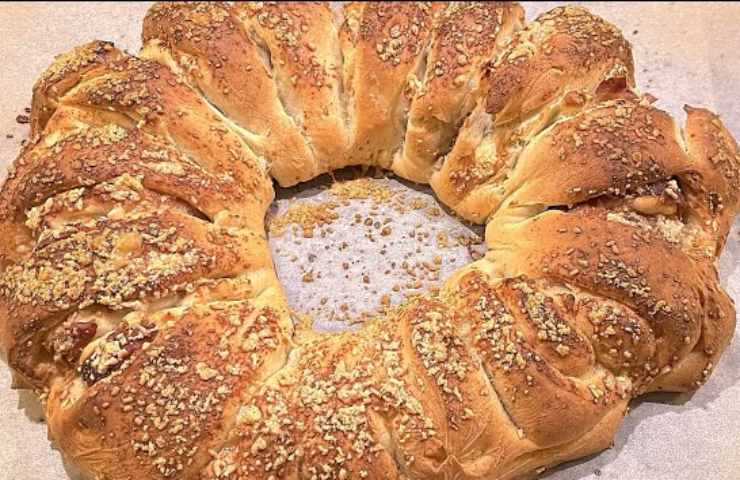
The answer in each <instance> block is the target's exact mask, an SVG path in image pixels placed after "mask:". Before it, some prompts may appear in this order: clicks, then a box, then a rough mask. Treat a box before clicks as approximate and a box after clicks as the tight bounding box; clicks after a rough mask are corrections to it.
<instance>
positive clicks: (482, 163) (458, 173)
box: [430, 6, 634, 222]
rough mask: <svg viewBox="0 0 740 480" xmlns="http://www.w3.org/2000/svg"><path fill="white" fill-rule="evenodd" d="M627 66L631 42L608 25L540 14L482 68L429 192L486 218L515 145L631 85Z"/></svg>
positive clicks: (579, 11)
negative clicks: (469, 109) (473, 98)
mask: <svg viewBox="0 0 740 480" xmlns="http://www.w3.org/2000/svg"><path fill="white" fill-rule="evenodd" d="M633 69H634V67H633V64H632V53H631V48H630V46H629V44H628V43H627V41H626V40H625V39H624V38H623V37H622V35H621V33H620V32H619V30H617V29H616V27H614V26H613V25H611V24H610V23H608V22H606V21H604V20H602V19H601V18H599V17H596V16H594V15H592V14H591V13H589V12H588V11H586V10H585V9H583V8H580V7H571V6H568V7H559V8H555V9H553V10H551V11H549V12H546V13H544V14H542V15H540V16H539V17H538V18H537V19H536V20H535V21H533V22H532V23H530V24H529V25H528V26H527V27H526V28H525V29H523V30H520V31H518V32H517V33H515V35H514V36H513V38H512V41H511V42H510V43H509V44H508V45H507V47H506V49H505V50H504V51H503V52H502V53H501V54H500V55H499V56H498V57H497V58H496V59H495V60H494V61H493V62H491V63H490V64H489V65H488V66H487V67H486V68H485V69H484V71H483V75H482V77H481V86H480V88H479V95H478V98H477V104H476V107H475V109H474V111H473V113H472V114H471V115H470V116H469V117H468V118H467V119H466V121H465V123H464V124H463V126H462V128H461V130H460V133H459V136H458V138H457V141H456V143H455V145H454V146H453V148H452V150H451V151H450V152H449V154H447V156H446V157H445V158H444V163H443V165H442V167H441V168H440V170H439V171H437V172H435V173H434V174H433V176H432V178H431V181H430V184H431V185H432V188H434V191H435V193H437V195H438V196H439V197H440V198H441V199H442V200H443V201H445V203H447V204H449V205H451V206H453V208H454V209H455V211H456V212H457V213H458V214H460V215H461V216H462V217H464V218H466V219H468V220H471V221H475V222H483V221H485V219H486V218H487V216H488V215H489V214H490V212H491V206H493V207H494V208H495V206H496V203H497V200H498V199H497V197H500V196H501V194H502V193H503V192H502V189H501V183H502V181H503V180H504V179H505V178H506V177H507V176H508V175H509V172H510V169H511V168H512V166H513V165H514V164H515V162H516V158H517V156H518V154H519V152H520V151H521V147H522V146H523V145H526V144H527V143H528V142H529V141H530V140H532V138H533V137H534V136H535V135H536V134H537V133H538V132H539V131H541V130H542V129H543V128H546V127H547V126H548V125H550V124H552V123H553V122H554V121H555V120H557V119H558V118H563V117H567V116H569V115H570V114H572V113H573V112H574V111H575V112H577V111H579V110H580V108H582V107H583V106H584V105H585V104H586V103H587V102H588V101H589V99H590V98H591V97H593V96H595V95H596V94H597V93H598V92H599V89H600V88H601V87H604V86H606V90H609V88H612V87H613V85H612V83H614V82H616V83H617V84H618V85H619V84H623V85H624V86H625V87H627V88H629V87H631V86H633V85H634V80H633ZM620 80H621V81H620ZM604 95H606V94H604Z"/></svg>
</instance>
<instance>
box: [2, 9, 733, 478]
mask: <svg viewBox="0 0 740 480" xmlns="http://www.w3.org/2000/svg"><path fill="white" fill-rule="evenodd" d="M524 4H525V8H526V10H527V18H528V19H532V18H534V16H536V15H537V14H538V13H540V12H542V11H545V10H547V9H549V8H551V7H552V6H554V5H556V3H555V2H542V3H538V4H530V3H529V2H524ZM147 7H148V4H147V3H97V2H86V3H84V4H82V3H57V4H50V3H39V4H9V3H4V2H0V39H2V42H0V53H1V54H2V56H1V57H0V58H2V60H0V62H1V64H2V74H0V91H1V92H2V95H1V96H0V166H1V167H2V169H3V170H4V168H5V167H6V166H7V164H8V162H10V161H12V160H13V159H14V158H15V156H16V154H17V152H18V149H19V147H20V142H21V140H22V139H23V138H25V136H26V134H27V125H21V124H18V123H16V116H17V115H23V114H25V112H24V111H23V109H24V107H28V106H30V94H31V86H32V84H33V82H34V80H35V79H36V77H37V76H38V74H39V73H40V72H41V71H42V70H43V69H44V68H45V67H46V66H48V64H49V63H50V61H51V60H52V58H53V56H54V55H56V54H58V53H61V52H63V51H66V50H67V49H69V48H71V47H73V46H75V45H77V44H80V43H82V42H85V41H88V40H91V39H94V38H99V39H107V40H113V41H115V43H116V44H117V45H118V46H119V47H123V48H127V49H129V50H130V51H132V52H135V51H136V50H137V49H138V47H139V40H138V36H139V32H140V26H141V20H142V18H143V16H144V14H145V12H146V9H147ZM588 8H590V9H591V10H592V11H594V12H595V13H597V14H600V15H602V16H604V17H605V18H607V19H608V20H610V21H612V22H613V23H615V24H616V25H617V26H619V27H620V28H621V29H622V30H623V32H624V34H625V36H626V37H627V38H628V39H629V40H630V41H632V43H633V47H634V55H635V60H636V70H637V80H638V85H639V87H640V88H641V89H642V90H643V91H649V92H651V93H652V94H653V95H655V96H656V97H658V98H659V103H658V106H660V107H661V108H664V109H666V110H668V111H670V112H671V113H672V114H674V115H675V116H676V117H677V118H678V119H679V121H681V122H682V121H683V118H684V114H683V111H682V106H683V104H684V103H689V104H692V105H702V106H707V107H709V108H711V109H713V110H715V111H717V112H719V113H720V114H721V115H722V117H723V119H724V120H725V121H726V122H727V124H728V126H729V128H730V129H731V130H732V131H733V133H734V134H735V135H736V136H737V137H740V95H738V93H740V57H738V54H737V52H738V50H740V28H739V27H738V23H740V5H737V4H734V5H733V4H721V3H701V4H699V3H678V2H671V3H660V4H659V3H639V4H638V3H618V4H609V3H606V2H594V3H591V4H589V6H588ZM11 137H12V138H11ZM377 182H378V183H379V184H382V185H385V186H386V187H387V188H389V189H391V190H392V191H393V192H395V194H394V195H402V196H404V198H405V199H406V200H409V199H413V198H416V197H418V198H420V200H419V201H418V203H419V204H421V203H424V204H425V205H426V206H422V207H419V208H410V209H406V211H405V212H401V211H399V210H398V209H397V208H395V207H394V206H393V205H394V204H393V202H390V203H382V204H381V205H375V203H376V202H373V200H372V199H364V200H362V199H361V200H349V201H348V202H346V204H345V202H341V201H340V202H339V205H337V206H336V207H334V208H333V211H334V212H335V213H336V215H337V218H335V219H333V220H332V221H331V222H330V223H328V224H325V225H323V226H319V227H317V228H316V229H314V235H313V236H312V237H308V238H306V237H305V236H304V234H303V232H302V230H300V229H299V230H298V231H297V232H296V233H294V232H293V229H292V228H291V227H290V226H289V227H288V228H287V229H286V231H285V232H284V233H283V234H282V235H279V236H278V235H273V236H272V238H271V248H272V250H273V253H274V256H275V263H276V268H277V270H278V274H279V276H280V278H281V280H282V281H283V283H284V285H285V288H286V291H287V293H288V296H289V299H290V301H291V305H292V306H293V307H294V308H295V309H296V310H297V311H300V310H302V311H303V312H302V313H305V314H308V315H309V316H310V317H311V318H313V320H314V325H315V326H316V327H317V328H321V329H328V330H336V329H339V328H346V327H347V323H346V321H344V320H343V319H342V318H343V317H347V318H349V319H350V320H358V319H361V317H362V313H363V312H366V313H367V314H369V315H371V314H374V313H376V312H377V310H378V309H379V308H380V309H382V308H383V307H384V302H387V303H388V304H390V305H393V304H395V303H397V302H398V301H400V300H401V299H402V297H403V294H404V293H413V292H414V291H416V290H418V291H423V290H425V289H428V288H433V287H434V284H435V283H437V281H436V280H435V274H434V273H435V268H437V275H436V276H438V277H439V279H440V281H441V280H444V278H445V277H446V276H447V275H448V274H449V272H451V271H452V270H454V268H455V267H456V266H458V265H462V264H463V263H465V262H467V261H469V260H470V258H471V252H475V251H476V247H475V245H473V246H470V245H466V244H465V242H462V243H460V242H455V241H454V239H455V238H457V237H458V236H462V237H468V238H470V239H472V243H473V244H474V243H475V240H474V239H475V236H476V235H479V234H480V229H477V230H476V229H475V228H472V227H470V226H467V225H464V224H462V223H460V222H459V221H458V220H456V219H454V218H452V217H451V216H449V215H448V214H447V213H446V212H445V210H444V209H443V208H439V212H434V211H433V209H434V203H435V202H434V199H433V197H431V196H429V195H428V190H425V189H418V188H412V187H411V186H410V185H408V184H405V183H402V182H398V181H396V180H393V179H391V180H384V179H381V180H378V181H377ZM326 183H327V182H325V181H324V182H323V185H324V186H325V185H326ZM336 200H337V199H336V197H335V196H334V195H332V194H331V192H329V191H327V190H326V189H325V188H323V187H322V181H321V180H319V181H317V182H313V183H312V184H311V185H308V186H304V187H301V188H299V189H291V190H289V191H281V192H279V198H278V200H277V201H276V202H275V205H273V207H272V209H271V213H270V215H271V218H280V216H281V215H282V214H284V212H285V211H287V210H289V209H290V208H291V205H295V204H296V203H300V202H316V203H322V202H331V201H336ZM373 208H375V210H373ZM356 215H359V218H360V222H359V223H358V222H356ZM367 218H370V219H371V221H370V223H369V224H366V223H365V222H366V219H367ZM387 219H390V220H389V221H387V222H386V220H387ZM376 223H377V226H376ZM739 226H740V223H738V222H736V224H735V226H734V228H733V231H732V232H731V234H730V237H729V240H728V245H727V248H726V249H725V252H724V254H723V255H722V257H721V259H720V264H719V270H720V276H721V279H722V282H723V285H724V287H725V288H726V289H727V290H728V291H729V293H730V295H731V296H732V297H733V298H734V299H735V300H736V301H737V300H738V299H740V261H739V260H740V232H739V230H740V228H739ZM384 227H388V228H389V230H390V231H386V232H385V233H384V232H383V228H384ZM322 231H323V235H324V236H323V237H322ZM442 231H444V232H447V233H448V238H450V239H452V240H451V241H450V242H449V243H448V244H446V245H445V244H444V242H443V244H440V243H439V242H438V233H439V232H442ZM425 235H426V236H425ZM343 243H346V247H341V246H342V244H343ZM468 243H470V242H468ZM327 245H329V247H328V248H327ZM383 245H385V247H384V246H383ZM340 247H341V248H340ZM381 250H385V254H381V253H380V251H381ZM440 252H441V253H440ZM472 254H473V255H475V253H472ZM309 256H312V257H311V260H309ZM437 256H439V257H441V258H440V261H439V263H435V257H437ZM404 261H406V262H407V263H408V266H409V268H408V270H409V271H414V272H415V273H416V275H417V276H420V277H423V278H422V279H416V280H414V281H410V280H408V278H407V277H408V275H407V274H404V275H400V276H394V274H386V270H389V268H388V267H389V266H390V265H391V263H394V262H395V264H396V265H401V264H402V263H403V262H404ZM345 263H347V264H348V266H347V268H344V266H343V265H344V264H345ZM425 263H426V264H427V265H425ZM417 264H418V265H417ZM429 265H431V269H429V268H427V267H428V266H429ZM320 272H324V273H321V275H319V273H320ZM327 272H334V274H332V275H329V274H328V273H327ZM345 275H346V276H347V277H348V278H344V277H345ZM365 277H367V279H368V281H367V282H365V280H364V279H365ZM306 280H309V281H306ZM416 281H419V282H420V284H419V288H418V289H417V288H414V285H415V283H414V282H416ZM407 284H410V285H411V286H410V287H409V288H407V287H406V285H407ZM394 285H396V286H398V285H400V286H401V287H400V288H399V289H398V291H395V290H394V289H393V286H394ZM386 294H387V295H388V298H384V297H383V296H384V295H386ZM324 298H326V300H325V301H323V299H324ZM342 304H344V305H346V308H345V307H342ZM332 311H333V312H335V313H334V316H332V314H331V312H332ZM337 312H338V313H337ZM350 328H351V325H350ZM9 386H10V375H9V373H8V370H7V368H6V367H5V366H4V365H0V480H40V479H44V480H66V479H67V478H70V475H72V476H73V475H74V472H73V471H72V469H65V466H64V465H63V463H62V461H61V458H60V456H59V454H58V453H57V452H55V451H53V450H52V448H51V446H50V444H49V442H48V441H47V439H46V427H45V425H44V424H43V423H40V422H38V420H39V418H40V413H39V411H38V405H37V404H36V403H35V401H33V399H32V398H31V396H30V395H28V394H27V393H23V392H17V391H11V390H10V389H9ZM738 472H740V342H739V341H738V340H737V339H736V340H735V341H733V343H732V345H731V346H730V348H729V350H728V351H727V352H726V353H725V355H724V357H723V359H722V361H721V362H720V365H719V366H718V367H717V369H716V371H715V373H714V374H713V376H712V378H711V379H710V381H709V382H708V384H707V385H706V386H704V387H703V388H702V389H700V390H699V391H698V392H697V393H696V394H695V395H693V396H686V395H653V396H649V397H646V398H643V399H640V400H638V401H636V402H634V404H633V407H632V412H631V413H630V415H629V416H628V417H627V419H626V420H625V422H624V424H623V425H622V427H621V429H620V431H619V434H618V436H617V438H616V440H615V444H614V447H613V448H611V449H609V450H607V451H605V452H603V453H601V454H599V455H596V456H594V457H592V458H589V459H585V460H580V461H577V462H572V463H571V464H568V465H565V466H562V467H560V468H558V469H557V470H555V471H554V472H551V473H549V474H547V475H546V478H548V479H551V480H555V479H557V480H566V479H567V480H571V479H594V480H595V479H600V480H602V479H620V480H622V479H629V480H633V479H644V480H695V479H699V478H702V479H703V478H706V479H711V480H733V479H738V478H740V473H738Z"/></svg>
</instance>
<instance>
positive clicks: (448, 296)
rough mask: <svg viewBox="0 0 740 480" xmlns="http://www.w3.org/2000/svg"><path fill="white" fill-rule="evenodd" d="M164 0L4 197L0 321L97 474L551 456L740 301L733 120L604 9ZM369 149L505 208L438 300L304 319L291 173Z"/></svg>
mask: <svg viewBox="0 0 740 480" xmlns="http://www.w3.org/2000/svg"><path fill="white" fill-rule="evenodd" d="M523 16H524V15H523V11H522V8H521V7H520V6H518V5H516V4H507V3H501V2H490V3H476V2H464V3H449V4H447V3H444V2H431V3H401V2H399V3H350V4H347V5H345V6H344V7H343V9H342V10H341V12H340V11H334V10H332V8H331V7H330V6H329V5H328V4H324V3H320V4H308V3H300V2H280V3H271V2H264V3H263V2H254V3H252V2H250V3H237V4H235V5H231V4H226V3H172V4H171V3H158V4H155V5H154V6H153V7H152V8H151V10H150V11H149V13H148V15H147V17H146V19H145V20H144V29H143V40H144V46H143V48H142V50H141V52H140V53H139V56H138V57H137V56H132V55H130V54H127V53H125V52H122V51H120V50H118V49H116V48H115V47H114V46H113V45H112V44H110V43H107V42H102V41H95V42H91V43H89V44H86V45H83V46H80V47H77V48H75V49H74V50H72V51H71V52H68V53H66V54H64V55H61V56H59V57H58V58H57V59H56V61H55V62H54V64H53V65H52V66H51V67H50V68H49V69H48V70H47V71H46V72H45V73H44V74H43V75H42V76H41V78H39V79H38V81H37V82H36V84H35V86H34V92H33V106H32V131H31V139H30V141H29V143H28V144H27V145H26V147H25V148H24V149H23V151H22V152H21V154H20V157H19V158H18V160H17V161H16V162H15V164H14V165H13V166H12V167H11V169H10V170H9V173H8V177H7V180H6V182H5V184H4V186H3V187H2V195H0V228H1V229H2V234H3V238H4V242H2V244H0V259H1V262H2V264H1V266H2V273H1V275H0V343H1V345H2V353H3V356H4V357H5V358H6V359H7V361H8V363H9V365H10V366H11V367H12V369H13V372H14V377H15V379H16V381H17V385H18V386H20V387H23V388H30V389H33V390H34V391H36V392H37V393H38V394H39V395H40V397H41V399H42V400H43V403H44V406H45V411H46V416H47V419H48V424H49V433H50V436H51V438H52V439H53V440H54V441H55V442H56V444H57V445H58V446H59V447H60V449H61V450H62V452H63V454H64V455H65V457H66V458H67V459H68V460H69V461H70V462H72V463H73V464H74V465H75V466H76V467H77V468H79V469H80V470H81V471H82V473H83V474H84V475H85V476H86V477H87V478H90V479H96V480H133V479H171V478H172V479H174V478H176V479H213V480H216V479H232V480H236V479H240V480H246V479H271V480H277V479H312V480H313V479H317V480H318V479H327V480H328V479H339V480H343V479H363V478H368V479H381V478H382V479H396V478H397V479H437V478H439V479H442V478H445V479H446V478H465V479H484V478H485V479H523V478H529V477H531V476H534V475H536V474H537V473H540V472H542V471H543V470H544V469H546V468H549V467H551V466H553V465H556V464H558V463H561V462H564V461H567V460H570V459H574V458H578V457H581V456H584V455H588V454H591V453H594V452H597V451H599V450H601V449H604V448H606V447H607V446H608V445H609V444H610V442H611V440H612V438H613V437H614V435H615V432H616V429H617V427H618V425H619V424H620V421H621V419H622V417H623V416H624V414H625V413H626V410H627V406H628V403H629V401H630V400H631V399H632V398H634V397H636V396H638V395H640V394H643V393H646V392H651V391H656V390H666V391H689V390H693V389H696V388H697V387H699V386H700V385H701V384H702V383H703V382H704V381H705V380H706V379H707V377H708V376H709V375H710V373H711V372H712V370H713V368H714V366H715V365H716V364H717V361H718V359H719V356H720V355H721V354H722V352H723V350H724V349H725V347H726V346H727V344H728V343H729V341H730V338H731V336H732V334H733V331H734V325H735V318H736V317H735V311H734V307H733V302H732V300H731V299H730V298H729V297H728V296H727V295H726V294H725V293H724V292H723V291H722V289H721V288H720V286H719V283H718V278H717V272H716V269H715V261H716V258H717V256H718V255H719V253H720V252H721V250H722V248H723V245H724V243H725V240H726V238H727V235H728V231H729V228H730V225H731V224H732V221H733V219H734V216H735V214H736V213H737V211H738V208H739V204H740V198H739V196H740V193H738V192H739V191H740V190H739V188H738V187H740V185H739V184H740V156H739V153H738V147H737V144H736V143H735V140H734V139H733V138H732V136H731V135H730V133H729V132H728V131H727V129H726V128H725V127H724V126H723V124H722V122H721V121H720V119H719V118H718V117H717V116H716V115H714V114H713V113H711V112H709V111H707V110H704V109H699V108H692V107H686V112H687V117H688V120H687V123H686V126H685V128H684V129H683V130H682V129H680V128H679V127H678V126H677V125H676V123H675V122H674V120H673V119H672V118H671V117H670V116H669V115H668V114H666V113H665V112H662V111H660V110H659V109H657V108H655V107H653V106H652V105H651V102H650V97H648V96H642V95H640V94H639V93H638V92H637V91H636V90H635V88H634V71H633V63H632V54H631V50H630V45H629V43H628V42H627V41H626V40H625V39H624V38H623V37H622V35H621V34H620V32H619V31H618V30H617V29H616V28H615V27H614V26H612V25H610V24H609V23H607V22H606V21H604V20H602V19H600V18H598V17H595V16H593V15H592V14H590V13H589V12H588V11H586V10H585V9H582V8H578V7H563V8H556V9H554V10H552V11H550V12H547V13H545V14H543V15H541V16H540V17H539V18H537V19H536V20H534V21H533V22H531V23H529V24H528V25H526V26H525V25H524V21H523ZM347 165H368V166H379V167H382V168H386V169H390V170H392V171H393V172H395V173H396V174H398V175H400V176H402V177H405V178H408V179H411V180H414V181H416V182H421V183H429V184H430V185H431V186H432V188H433V189H434V191H435V192H436V193H437V195H438V196H439V197H440V199H442V200H443V201H444V202H446V203H447V204H448V205H449V206H450V207H451V208H452V209H453V210H454V211H456V212H457V213H458V214H459V215H461V216H462V217H464V218H467V219H469V220H472V221H476V222H480V223H485V224H486V243H487V246H488V252H487V254H486V255H485V257H484V258H483V259H481V260H478V261H475V262H474V263H472V264H470V265H468V266H465V267H463V268H462V269H460V270H459V271H458V272H456V273H455V274H454V275H453V276H452V278H450V279H449V280H448V281H447V282H446V284H445V286H444V288H443V289H442V290H441V292H440V293H439V295H437V296H434V297H431V296H429V297H423V298H418V299H414V300H411V301H409V302H408V303H407V304H405V305H402V306H401V307H399V308H398V309H397V310H396V311H394V313H392V314H389V315H388V317H387V318H385V319H382V320H381V321H378V322H373V323H369V324H367V325H366V326H364V327H363V328H362V329H361V330H359V331H357V332H346V333H341V334H332V335H314V336H310V338H302V336H301V335H300V334H297V333H296V330H295V327H294V325H293V321H292V319H291V316H290V314H289V310H288V307H287V302H286V299H285V295H284V293H283V290H282V289H281V286H280V284H279V283H278V280H277V277H276V275H275V272H274V270H273V266H272V261H271V258H270V253H269V249H268V247H267V240H266V234H265V228H264V216H265V212H266V210H267V208H268V206H269V204H270V202H271V201H272V198H273V194H274V192H273V185H272V179H275V180H276V181H277V182H278V183H279V184H280V185H283V186H288V185H293V184H296V183H298V182H301V181H304V180H307V179H310V178H313V177H315V176H316V175H318V174H321V173H325V172H329V171H331V170H333V169H336V168H340V167H344V166H347Z"/></svg>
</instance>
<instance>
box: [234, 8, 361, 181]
mask: <svg viewBox="0 0 740 480" xmlns="http://www.w3.org/2000/svg"><path fill="white" fill-rule="evenodd" d="M234 8H235V9H236V12H237V14H239V16H240V17H241V18H242V21H243V22H244V23H245V24H246V25H247V26H248V28H249V29H251V31H252V32H253V35H255V36H256V37H257V38H259V41H260V42H261V43H262V44H263V45H264V46H263V48H264V49H265V50H267V51H268V52H269V56H270V63H271V65H272V68H273V75H274V78H275V81H276V84H277V89H278V95H279V97H280V101H281V103H282V104H283V105H284V107H285V110H286V113H288V115H290V116H291V118H292V119H293V121H294V122H295V124H296V126H297V127H298V128H299V129H300V131H301V132H302V134H303V135H304V136H305V138H306V142H307V144H308V146H309V148H310V149H311V151H312V152H313V155H314V157H315V162H316V167H315V171H314V173H312V174H311V175H310V178H313V177H314V176H316V175H317V174H319V173H326V172H329V171H331V170H334V169H336V168H339V167H341V166H343V165H344V164H345V162H344V156H345V155H346V151H347V148H348V146H349V141H350V140H349V131H348V127H347V121H346V118H345V117H346V112H345V106H344V103H343V98H342V58H341V51H340V48H339V37H338V35H339V33H338V28H337V26H335V24H334V14H333V12H332V10H331V6H330V5H329V3H327V2H245V3H236V4H235V5H234ZM263 94H264V92H263ZM300 170H301V174H302V176H304V177H305V175H306V174H305V173H303V172H302V171H303V170H305V169H300Z"/></svg>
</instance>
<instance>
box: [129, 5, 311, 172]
mask: <svg viewBox="0 0 740 480" xmlns="http://www.w3.org/2000/svg"><path fill="white" fill-rule="evenodd" d="M142 39H143V41H144V44H145V47H144V50H143V51H142V55H143V56H145V57H147V58H152V59H155V60H157V61H160V62H161V63H164V64H165V65H168V66H170V67H171V68H173V69H175V70H178V71H181V72H182V73H183V75H184V76H185V77H187V78H188V79H189V81H190V83H192V84H193V85H194V86H195V87H196V88H197V89H198V90H199V91H200V92H202V93H203V95H204V96H205V97H206V98H207V99H208V101H209V102H210V103H211V104H213V105H214V106H215V107H216V108H218V109H219V110H220V111H222V112H223V113H224V114H225V115H226V116H227V117H228V118H229V119H230V120H231V121H233V122H235V123H236V124H238V125H239V126H240V127H242V128H243V129H244V130H245V131H246V132H248V133H247V137H246V140H247V142H248V143H249V145H250V147H252V148H253V149H254V150H255V151H256V152H258V153H259V154H260V155H262V156H263V157H264V158H266V159H270V160H269V161H270V171H271V173H272V174H273V176H274V177H275V178H276V179H277V180H278V181H279V182H280V183H281V185H284V186H287V185H293V184H295V183H297V182H299V181H303V180H307V179H309V178H312V177H314V176H315V175H316V174H318V173H319V170H318V167H317V165H316V163H317V160H316V158H314V153H313V152H312V151H311V149H310V146H309V144H307V142H306V140H304V138H303V136H302V134H301V128H300V125H296V124H295V123H294V121H293V119H291V118H290V116H289V115H288V112H286V111H285V109H284V107H283V105H282V103H281V101H280V99H279V98H280V97H279V93H278V88H277V85H276V83H275V78H274V77H275V72H274V71H273V70H272V69H271V68H270V65H266V64H264V63H263V61H262V58H261V54H262V52H261V51H260V48H261V47H260V46H259V45H257V44H256V43H255V42H254V41H253V40H252V39H251V38H250V35H249V33H248V31H247V29H246V28H245V27H244V26H243V25H242V23H241V21H240V20H239V18H238V17H237V15H236V13H235V12H233V11H232V8H231V7H230V6H229V5H228V4H225V3H194V2H183V3H156V4H154V5H153V6H152V8H150V9H149V12H148V13H147V16H146V18H145V19H144V26H143V32H142Z"/></svg>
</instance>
